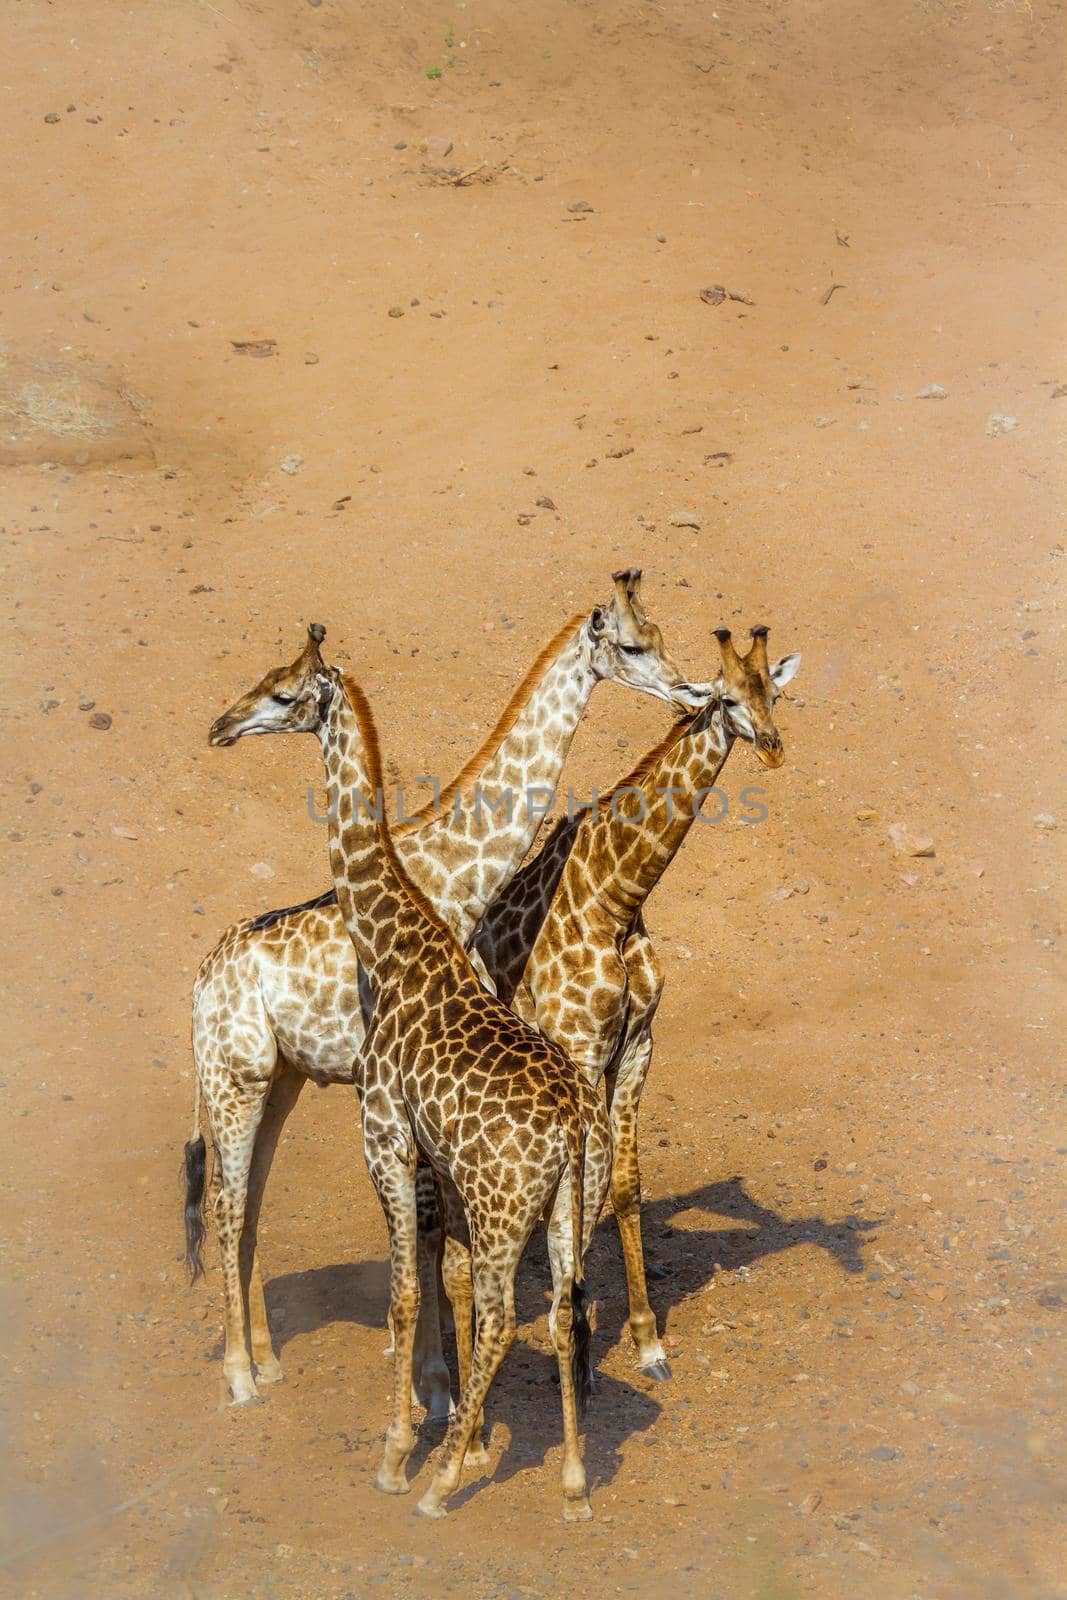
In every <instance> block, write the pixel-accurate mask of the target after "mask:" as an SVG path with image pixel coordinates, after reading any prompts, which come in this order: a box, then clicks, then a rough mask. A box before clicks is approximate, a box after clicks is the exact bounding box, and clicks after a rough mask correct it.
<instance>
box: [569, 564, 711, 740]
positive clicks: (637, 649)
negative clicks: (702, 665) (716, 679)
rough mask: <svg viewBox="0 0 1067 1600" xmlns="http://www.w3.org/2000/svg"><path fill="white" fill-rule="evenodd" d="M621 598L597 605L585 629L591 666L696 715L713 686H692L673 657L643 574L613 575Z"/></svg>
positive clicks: (634, 571)
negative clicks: (645, 601)
mask: <svg viewBox="0 0 1067 1600" xmlns="http://www.w3.org/2000/svg"><path fill="white" fill-rule="evenodd" d="M612 577H613V581H614V584H615V594H614V597H613V599H612V602H611V604H610V605H609V606H595V607H594V608H593V612H592V614H591V616H590V618H589V621H588V622H587V623H586V625H585V638H586V640H587V643H588V649H589V662H590V665H591V667H592V669H593V671H594V673H595V674H596V676H597V677H598V678H614V679H615V680H616V682H617V683H624V684H626V685H627V686H628V687H629V688H631V689H637V690H639V691H640V692H641V693H643V694H651V695H655V696H656V698H657V699H658V700H666V701H667V703H668V705H671V706H673V707H674V709H675V711H677V712H681V713H684V712H686V711H696V710H699V709H700V708H701V707H702V706H705V705H707V703H708V701H709V700H710V699H711V697H712V694H713V692H714V685H713V684H710V683H690V682H689V680H688V678H686V677H685V676H684V674H683V673H682V672H681V671H680V670H679V668H678V667H677V666H676V665H675V663H674V662H673V661H672V660H671V658H670V656H669V655H668V654H667V652H666V650H665V649H664V645H663V635H662V634H661V633H660V631H659V629H658V628H657V627H656V624H655V623H654V622H649V620H648V618H647V617H646V615H645V611H644V607H643V606H642V604H641V573H640V571H639V570H638V569H637V568H636V567H630V568H627V570H626V571H625V572H616V573H613V574H612Z"/></svg>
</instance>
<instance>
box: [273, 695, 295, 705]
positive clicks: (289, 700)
mask: <svg viewBox="0 0 1067 1600" xmlns="http://www.w3.org/2000/svg"><path fill="white" fill-rule="evenodd" d="M271 699H272V700H274V701H276V702H277V704H278V705H280V706H291V705H292V704H293V701H294V699H295V696H294V695H291V694H274V695H271Z"/></svg>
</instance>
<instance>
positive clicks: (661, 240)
mask: <svg viewBox="0 0 1067 1600" xmlns="http://www.w3.org/2000/svg"><path fill="white" fill-rule="evenodd" d="M656 243H657V244H666V243H667V235H666V234H665V233H657V235H656ZM1055 398H1056V397H1055V395H1053V399H1055Z"/></svg>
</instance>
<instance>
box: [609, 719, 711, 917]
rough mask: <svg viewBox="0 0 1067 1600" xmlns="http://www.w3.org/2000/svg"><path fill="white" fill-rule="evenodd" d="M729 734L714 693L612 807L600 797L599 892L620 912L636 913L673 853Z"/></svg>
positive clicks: (645, 763) (704, 792) (622, 790)
mask: <svg viewBox="0 0 1067 1600" xmlns="http://www.w3.org/2000/svg"><path fill="white" fill-rule="evenodd" d="M733 742H734V740H733V735H732V734H730V733H728V732H727V731H726V729H725V728H724V726H723V720H722V708H721V706H720V705H719V703H718V701H713V702H712V703H711V705H710V706H708V707H707V708H706V709H705V710H704V711H702V712H701V713H700V714H699V716H698V717H696V718H695V720H694V721H693V722H691V723H690V724H689V726H688V728H687V729H685V730H684V731H683V732H682V733H681V735H680V736H669V737H668V738H667V739H666V740H664V742H663V744H662V745H660V746H659V747H658V749H657V750H656V751H654V752H653V753H652V756H651V757H650V758H646V760H645V761H643V762H642V763H641V765H640V766H639V767H638V768H637V770H636V772H635V773H634V774H633V776H632V777H631V778H629V779H627V781H626V782H625V783H624V784H622V785H620V788H619V790H616V791H615V793H616V796H617V800H616V801H615V804H614V807H613V806H612V804H611V800H610V797H609V799H608V800H602V801H601V802H600V818H599V821H598V823H597V824H596V825H595V827H594V830H593V839H594V843H593V850H594V852H595V857H596V884H597V895H598V898H599V899H601V900H602V901H603V902H604V903H605V904H607V905H610V906H612V907H613V908H614V909H615V910H616V911H617V913H618V914H619V915H620V916H621V917H622V918H623V920H625V921H627V922H629V921H631V920H632V919H633V916H634V915H635V914H636V913H637V912H638V911H639V910H640V909H641V906H642V905H643V904H644V902H645V900H646V899H647V898H648V896H649V895H650V894H651V893H652V890H653V889H654V888H655V887H656V884H657V883H658V882H659V880H660V878H661V877H662V876H663V874H664V872H665V871H666V869H667V867H668V866H669V865H670V863H671V862H672V861H673V859H674V857H675V855H676V854H677V852H678V850H679V849H680V848H681V845H682V842H683V840H684V839H685V836H686V834H687V833H688V832H689V830H690V828H691V827H692V826H693V823H694V822H695V821H696V818H697V815H698V814H699V811H700V808H701V806H702V804H703V802H704V800H705V798H706V795H707V791H708V790H709V789H710V788H711V787H712V785H713V784H714V783H715V780H716V779H717V778H718V776H719V773H720V772H721V771H722V768H723V765H724V763H725V761H726V759H727V757H728V756H729V754H730V750H731V748H732V746H733ZM630 789H632V790H636V791H637V792H636V793H626V792H625V791H627V790H630ZM605 812H606V814H605ZM642 817H643V820H641V818H642Z"/></svg>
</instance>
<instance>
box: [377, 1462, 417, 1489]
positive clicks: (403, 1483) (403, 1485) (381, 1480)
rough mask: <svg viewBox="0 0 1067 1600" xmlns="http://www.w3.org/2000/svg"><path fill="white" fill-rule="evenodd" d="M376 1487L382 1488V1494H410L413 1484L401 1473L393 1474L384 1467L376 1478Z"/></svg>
mask: <svg viewBox="0 0 1067 1600" xmlns="http://www.w3.org/2000/svg"><path fill="white" fill-rule="evenodd" d="M374 1487H375V1488H376V1489H380V1490H381V1492H382V1494H410V1492H411V1485H410V1483H409V1482H408V1480H407V1479H406V1478H404V1477H401V1476H400V1475H399V1474H397V1475H396V1476H392V1475H390V1474H389V1473H387V1472H386V1470H385V1468H384V1467H383V1468H382V1470H381V1471H380V1472H379V1474H378V1476H377V1477H376V1478H375V1480H374Z"/></svg>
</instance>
